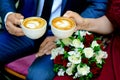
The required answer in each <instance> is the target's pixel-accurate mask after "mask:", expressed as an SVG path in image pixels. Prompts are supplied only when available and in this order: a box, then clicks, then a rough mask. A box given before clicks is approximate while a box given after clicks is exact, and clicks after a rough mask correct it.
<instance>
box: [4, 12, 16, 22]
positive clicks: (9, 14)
mask: <svg viewBox="0 0 120 80" xmlns="http://www.w3.org/2000/svg"><path fill="white" fill-rule="evenodd" d="M12 13H14V12H8V13H7V14H6V15H5V18H4V23H5V24H6V20H7V17H8V15H10V14H12Z"/></svg>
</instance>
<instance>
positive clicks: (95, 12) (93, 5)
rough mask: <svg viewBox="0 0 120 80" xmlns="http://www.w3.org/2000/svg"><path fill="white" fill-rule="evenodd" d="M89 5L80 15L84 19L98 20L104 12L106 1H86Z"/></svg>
mask: <svg viewBox="0 0 120 80" xmlns="http://www.w3.org/2000/svg"><path fill="white" fill-rule="evenodd" d="M87 1H88V2H89V3H90V5H89V6H88V8H86V10H85V11H84V12H82V13H81V14H80V15H81V16H82V17H84V18H98V17H100V16H103V15H104V14H105V12H106V7H107V2H108V0H87Z"/></svg>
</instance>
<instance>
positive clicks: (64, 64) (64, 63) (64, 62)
mask: <svg viewBox="0 0 120 80" xmlns="http://www.w3.org/2000/svg"><path fill="white" fill-rule="evenodd" d="M67 63H68V60H66V59H64V60H63V62H62V64H63V66H64V67H66V66H67Z"/></svg>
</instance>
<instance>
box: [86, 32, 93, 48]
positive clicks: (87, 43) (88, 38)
mask: <svg viewBox="0 0 120 80" xmlns="http://www.w3.org/2000/svg"><path fill="white" fill-rule="evenodd" d="M93 40H94V35H93V34H91V35H88V34H86V36H85V42H84V45H85V47H89V46H90V44H91V42H92V41H93Z"/></svg>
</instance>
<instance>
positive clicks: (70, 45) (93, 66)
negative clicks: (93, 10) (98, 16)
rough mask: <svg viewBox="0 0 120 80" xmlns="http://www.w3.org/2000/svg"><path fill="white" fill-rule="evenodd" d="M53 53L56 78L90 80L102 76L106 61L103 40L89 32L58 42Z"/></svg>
mask: <svg viewBox="0 0 120 80" xmlns="http://www.w3.org/2000/svg"><path fill="white" fill-rule="evenodd" d="M56 46H57V47H56V48H54V49H52V51H51V59H52V60H53V61H54V71H55V72H56V73H57V75H56V76H62V77H63V78H65V77H66V76H69V79H64V80H90V79H92V78H95V77H96V76H97V75H99V74H100V72H101V69H102V67H103V64H104V63H105V59H106V58H107V57H108V55H107V53H106V52H105V51H104V44H103V38H102V37H101V36H98V35H96V34H94V33H91V32H88V31H82V30H80V31H77V32H75V33H74V34H73V35H72V36H71V37H69V38H65V39H58V40H56Z"/></svg>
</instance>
